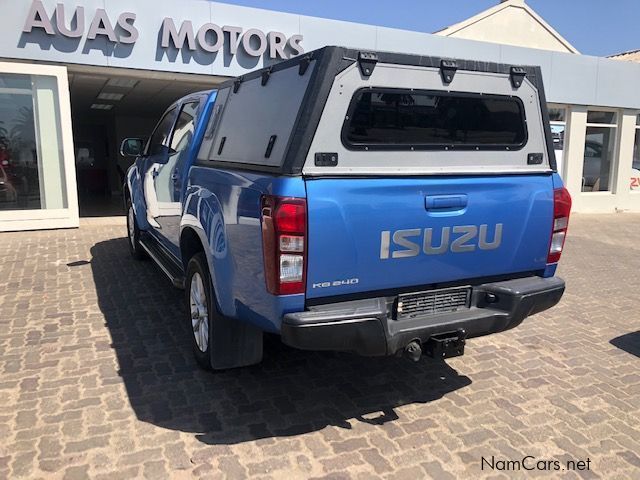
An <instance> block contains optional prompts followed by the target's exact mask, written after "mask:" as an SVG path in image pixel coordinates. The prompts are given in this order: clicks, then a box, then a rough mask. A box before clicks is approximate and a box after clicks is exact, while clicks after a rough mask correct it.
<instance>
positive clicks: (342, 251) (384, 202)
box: [306, 174, 553, 299]
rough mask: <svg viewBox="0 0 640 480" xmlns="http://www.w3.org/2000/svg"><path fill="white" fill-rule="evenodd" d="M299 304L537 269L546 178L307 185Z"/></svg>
mask: <svg viewBox="0 0 640 480" xmlns="http://www.w3.org/2000/svg"><path fill="white" fill-rule="evenodd" d="M306 189H307V205H308V207H307V208H308V267H307V268H308V270H307V292H306V294H307V298H310V299H312V298H321V297H328V296H338V295H347V294H354V293H361V292H373V291H383V290H394V289H400V288H405V287H413V286H415V287H419V286H425V285H430V284H434V283H442V282H451V281H463V280H466V279H473V278H480V277H488V276H495V275H504V274H514V273H520V272H532V271H541V270H544V268H545V266H546V259H547V253H548V249H549V242H550V237H551V226H552V218H553V184H552V177H551V175H550V174H536V175H531V174H528V175H501V176H456V177H451V176H448V177H445V176H434V175H431V176H423V177H410V178H406V177H402V178H398V177H395V178H393V177H391V178H387V177H385V178H380V177H370V178H362V177H361V178H357V177H356V178H354V177H351V178H326V177H324V178H323V177H320V178H314V179H311V178H308V179H307V180H306Z"/></svg>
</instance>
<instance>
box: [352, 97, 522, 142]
mask: <svg viewBox="0 0 640 480" xmlns="http://www.w3.org/2000/svg"><path fill="white" fill-rule="evenodd" d="M342 142H343V144H344V145H345V146H346V147H347V148H349V149H367V150H370V149H371V150H375V149H378V150H414V149H415V150H434V149H435V150H437V149H443V150H444V149H447V150H448V149H460V150H478V149H482V150H518V149H520V148H522V147H523V146H524V145H525V144H526V142H527V128H526V122H525V114H524V106H523V104H522V101H521V100H520V99H519V98H518V97H513V96H508V95H491V94H477V93H457V92H443V91H426V90H425V91H416V90H402V89H383V88H378V89H376V88H365V89H360V90H358V91H356V92H355V94H354V96H353V99H352V101H351V104H350V106H349V111H348V114H347V117H346V119H345V122H344V125H343V128H342Z"/></svg>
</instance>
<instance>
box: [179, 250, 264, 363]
mask: <svg viewBox="0 0 640 480" xmlns="http://www.w3.org/2000/svg"><path fill="white" fill-rule="evenodd" d="M185 301H186V307H187V308H186V310H187V321H188V323H187V325H188V327H189V330H190V332H191V334H190V337H191V345H192V350H193V354H194V356H195V358H196V361H197V362H198V364H199V365H200V366H201V367H202V368H204V369H206V370H226V369H229V368H237V367H245V366H248V365H254V364H256V363H260V361H262V330H260V329H258V328H256V327H254V326H253V325H250V324H248V323H246V322H243V321H241V320H237V319H233V318H227V317H225V316H224V315H221V314H220V313H219V312H218V309H217V306H216V302H215V300H214V296H213V288H212V287H211V276H210V275H209V267H208V264H207V257H206V256H205V254H204V252H199V253H196V254H195V255H194V256H193V257H191V259H190V260H189V263H188V264H187V272H186V278H185ZM203 328H205V329H206V330H203Z"/></svg>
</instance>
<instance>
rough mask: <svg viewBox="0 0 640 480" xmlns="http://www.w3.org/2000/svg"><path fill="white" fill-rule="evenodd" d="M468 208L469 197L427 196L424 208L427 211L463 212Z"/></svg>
mask: <svg viewBox="0 0 640 480" xmlns="http://www.w3.org/2000/svg"><path fill="white" fill-rule="evenodd" d="M466 206H467V196H466V195H464V194H462V195H427V196H426V197H425V199H424V207H425V208H426V209H427V210H461V209H463V208H465V207H466Z"/></svg>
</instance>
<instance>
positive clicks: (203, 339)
mask: <svg viewBox="0 0 640 480" xmlns="http://www.w3.org/2000/svg"><path fill="white" fill-rule="evenodd" d="M184 286H185V288H184V292H185V300H186V304H187V305H186V306H187V320H188V323H187V325H188V326H189V331H190V332H191V335H190V336H191V348H192V350H193V355H194V357H195V358H196V361H197V362H198V365H200V366H201V367H202V368H204V369H205V370H211V338H212V335H211V333H212V332H213V329H212V328H211V326H212V325H211V324H212V322H213V321H214V319H213V315H212V313H213V312H214V310H213V309H212V308H211V279H210V277H209V268H208V267H207V259H206V257H205V255H204V253H203V252H200V253H196V254H195V255H194V256H193V257H191V260H189V263H188V264H187V275H186V280H185V285H184Z"/></svg>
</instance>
